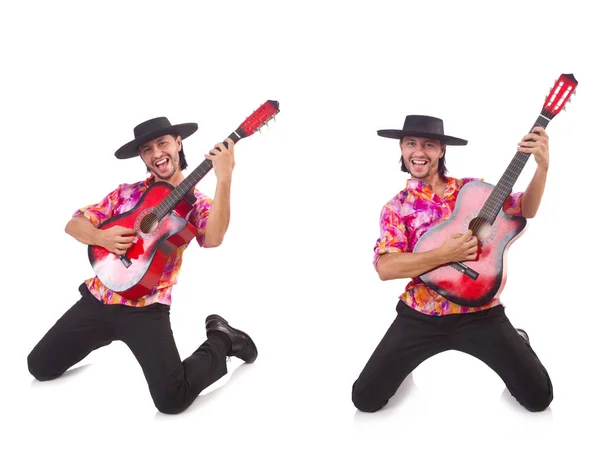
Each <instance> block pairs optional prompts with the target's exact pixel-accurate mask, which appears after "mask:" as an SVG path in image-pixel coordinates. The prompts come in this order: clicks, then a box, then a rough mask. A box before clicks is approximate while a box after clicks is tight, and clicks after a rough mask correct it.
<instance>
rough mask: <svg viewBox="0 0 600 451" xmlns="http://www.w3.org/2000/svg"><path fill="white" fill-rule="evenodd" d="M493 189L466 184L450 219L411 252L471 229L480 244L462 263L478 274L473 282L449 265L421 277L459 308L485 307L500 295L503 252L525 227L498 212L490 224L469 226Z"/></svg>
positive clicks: (503, 276)
mask: <svg viewBox="0 0 600 451" xmlns="http://www.w3.org/2000/svg"><path fill="white" fill-rule="evenodd" d="M493 189H494V186H493V185H490V184H488V183H484V182H479V181H474V182H470V183H467V184H466V185H465V186H464V187H463V188H462V189H461V190H460V192H459V193H458V198H457V199H456V206H455V209H454V212H453V213H452V215H451V216H450V218H448V220H447V221H444V222H443V223H441V224H439V225H437V226H435V227H433V228H431V229H430V230H428V231H427V232H426V233H424V234H423V235H422V236H421V238H420V239H419V241H418V242H417V244H416V245H415V248H414V250H413V252H425V251H429V250H432V249H436V248H438V247H440V246H441V245H442V243H443V242H444V241H445V240H446V239H447V238H448V236H449V235H451V234H453V233H465V232H466V231H467V229H469V228H471V229H472V230H474V233H473V234H474V235H476V236H477V238H478V239H479V243H480V248H479V252H478V256H477V259H476V260H472V261H465V262H463V263H464V264H465V265H466V266H468V267H469V268H471V269H472V270H473V271H475V272H476V273H478V274H479V275H478V276H477V278H476V279H473V278H471V277H469V276H468V275H467V274H465V273H463V272H461V271H459V270H457V269H456V268H454V267H453V266H449V265H444V266H441V267H438V268H436V269H434V270H432V271H429V272H427V273H425V274H422V275H421V276H420V278H421V280H423V282H425V283H426V284H427V285H428V286H429V287H430V288H432V289H433V290H435V291H437V292H438V293H439V294H441V295H442V296H444V297H445V298H446V299H449V300H451V301H453V302H456V303H458V304H461V305H466V306H479V305H484V304H487V303H488V302H489V301H490V300H492V299H493V298H494V297H496V296H498V295H499V294H500V293H501V291H502V289H503V288H504V284H505V282H506V253H507V251H508V248H509V247H510V245H511V244H512V243H513V242H514V241H515V240H516V239H517V238H518V237H519V236H520V235H521V234H522V233H523V232H524V230H525V227H526V225H527V220H526V219H525V218H523V217H520V216H509V215H507V214H506V213H504V211H503V210H500V212H499V213H498V215H497V217H496V220H495V221H494V222H493V224H491V225H490V224H489V223H484V224H482V223H481V222H480V223H479V224H478V226H477V227H469V226H470V225H471V224H472V221H473V220H474V219H475V218H476V217H477V215H478V214H479V212H480V210H481V209H482V207H483V205H484V204H485V202H486V200H487V199H488V198H489V196H490V195H491V193H492V190H493ZM478 221H481V219H479V220H478ZM475 230H477V231H475Z"/></svg>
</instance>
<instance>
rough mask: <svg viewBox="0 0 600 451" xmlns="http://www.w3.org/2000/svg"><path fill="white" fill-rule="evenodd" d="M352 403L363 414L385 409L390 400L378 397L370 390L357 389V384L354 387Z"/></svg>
mask: <svg viewBox="0 0 600 451" xmlns="http://www.w3.org/2000/svg"><path fill="white" fill-rule="evenodd" d="M352 403H353V404H354V407H356V408H357V409H358V410H360V411H361V412H368V413H373V412H377V411H378V410H379V409H381V408H382V407H384V406H385V405H386V404H387V403H388V400H387V399H381V398H380V397H377V396H376V395H375V394H374V393H372V392H371V391H370V390H368V389H365V388H361V387H357V383H356V382H355V383H354V385H353V386H352Z"/></svg>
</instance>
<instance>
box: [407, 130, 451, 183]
mask: <svg viewBox="0 0 600 451" xmlns="http://www.w3.org/2000/svg"><path fill="white" fill-rule="evenodd" d="M400 149H401V150H402V160H403V161H404V165H405V166H406V168H407V169H408V172H410V175H411V176H412V177H413V178H414V179H418V180H423V181H429V182H432V181H433V179H434V178H435V177H437V176H438V166H439V161H440V158H441V157H442V155H444V152H445V151H446V146H445V145H442V144H441V142H440V141H439V140H437V139H432V138H422V137H419V136H404V137H403V138H402V140H401V141H400Z"/></svg>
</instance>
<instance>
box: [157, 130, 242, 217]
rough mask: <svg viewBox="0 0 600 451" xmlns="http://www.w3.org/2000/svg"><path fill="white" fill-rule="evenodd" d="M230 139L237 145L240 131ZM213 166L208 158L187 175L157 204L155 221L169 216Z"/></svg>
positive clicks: (240, 137)
mask: <svg viewBox="0 0 600 451" xmlns="http://www.w3.org/2000/svg"><path fill="white" fill-rule="evenodd" d="M228 138H231V140H232V141H233V143H234V144H235V143H237V142H238V141H239V140H240V139H242V138H243V136H242V133H241V131H240V130H239V129H238V130H236V131H235V132H233V133H232V134H231V135H229V136H228ZM212 167H213V164H212V161H211V160H209V159H208V158H205V159H204V161H203V162H202V163H200V165H199V166H198V167H197V168H196V169H194V170H193V171H192V172H191V173H190V175H188V176H187V177H186V178H185V179H184V180H183V181H182V182H181V183H180V184H179V185H177V186H176V187H175V189H174V190H173V191H171V193H170V194H169V195H168V196H167V197H165V198H164V199H163V201H162V202H161V203H160V204H158V205H157V206H156V208H155V210H154V214H155V216H156V220H157V221H160V220H161V219H162V218H163V217H164V216H166V215H167V214H169V213H170V212H171V211H172V210H173V209H174V208H175V207H176V206H177V204H178V203H179V202H180V201H181V199H183V197H184V196H185V195H186V194H187V193H188V192H189V191H190V190H191V189H192V188H193V187H194V186H196V184H197V183H198V182H199V181H200V180H202V178H203V177H204V176H205V175H206V174H208V172H209V171H210V170H211V169H212Z"/></svg>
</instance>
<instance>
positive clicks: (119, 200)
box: [73, 176, 212, 307]
mask: <svg viewBox="0 0 600 451" xmlns="http://www.w3.org/2000/svg"><path fill="white" fill-rule="evenodd" d="M153 182H154V177H153V176H150V177H148V178H147V179H146V180H144V181H141V182H137V183H133V184H122V185H119V187H118V188H117V189H116V190H114V191H113V192H111V193H110V194H109V195H108V196H106V197H105V198H104V199H102V201H100V202H98V203H97V204H93V205H88V206H87V207H83V208H80V209H79V210H77V211H76V212H75V213H74V214H73V217H75V216H79V215H83V216H85V217H86V218H87V219H89V220H90V221H91V223H92V224H94V226H96V227H97V226H98V225H100V224H101V223H102V222H104V221H106V220H107V219H109V218H111V217H113V216H116V215H119V214H121V213H125V212H126V211H129V210H131V209H132V208H133V207H135V206H136V204H137V203H138V201H139V200H140V198H141V197H142V194H144V192H145V191H146V189H148V187H149V186H150V185H151V184H152V183H153ZM194 195H195V196H196V202H195V203H194V206H193V208H192V210H191V211H190V213H189V215H188V217H187V220H188V221H189V222H190V223H191V224H192V225H194V226H195V227H196V228H198V235H197V237H196V240H197V241H198V244H200V246H204V231H205V229H206V221H207V219H208V214H209V211H210V207H211V205H212V199H211V198H209V197H208V196H206V195H204V194H202V193H201V192H200V191H198V189H197V188H196V189H195V190H194ZM186 247H187V244H184V245H183V246H180V247H178V248H177V250H176V251H175V252H174V253H173V255H172V256H171V258H170V259H169V260H168V261H167V265H166V267H165V270H164V272H163V274H162V276H161V278H160V280H159V282H158V284H157V286H156V287H155V288H153V289H152V291H150V292H149V293H148V294H147V295H145V296H143V297H141V298H140V299H138V300H135V301H130V300H129V299H125V298H124V297H123V296H121V295H120V294H118V293H115V292H114V291H111V290H109V289H108V288H106V286H104V284H103V283H102V282H100V280H99V279H98V277H92V278H90V279H87V280H86V281H85V284H86V285H87V287H88V289H89V290H90V292H91V293H92V294H93V295H94V296H95V297H96V298H98V300H100V301H102V302H104V303H105V304H123V305H130V306H134V307H143V306H145V305H150V304H153V303H155V302H159V303H161V304H167V305H170V304H171V290H172V288H173V285H175V284H176V283H177V279H178V277H179V271H180V269H181V262H182V256H183V251H184V250H185V249H186Z"/></svg>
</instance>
